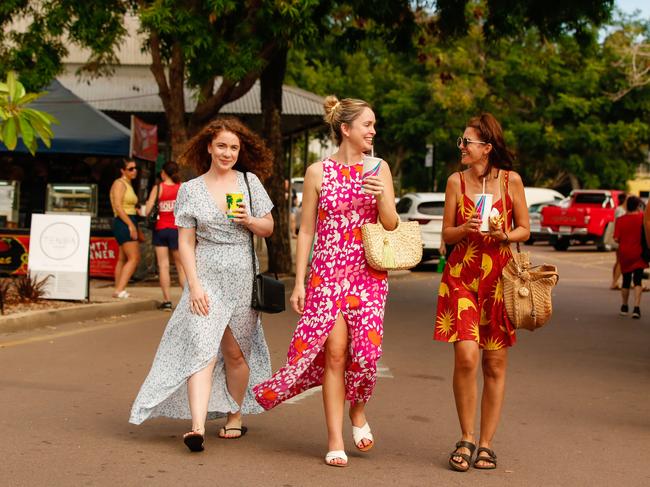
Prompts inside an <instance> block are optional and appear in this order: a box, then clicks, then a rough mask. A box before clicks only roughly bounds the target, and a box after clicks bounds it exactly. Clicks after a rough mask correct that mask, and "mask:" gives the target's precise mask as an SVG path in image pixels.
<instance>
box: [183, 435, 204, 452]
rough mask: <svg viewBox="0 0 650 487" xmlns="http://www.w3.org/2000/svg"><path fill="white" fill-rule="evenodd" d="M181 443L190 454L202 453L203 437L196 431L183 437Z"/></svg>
mask: <svg viewBox="0 0 650 487" xmlns="http://www.w3.org/2000/svg"><path fill="white" fill-rule="evenodd" d="M183 443H185V445H186V446H187V447H188V448H189V449H190V451H192V452H199V451H203V435H202V434H201V433H199V432H198V431H190V432H189V433H186V434H185V435H183Z"/></svg>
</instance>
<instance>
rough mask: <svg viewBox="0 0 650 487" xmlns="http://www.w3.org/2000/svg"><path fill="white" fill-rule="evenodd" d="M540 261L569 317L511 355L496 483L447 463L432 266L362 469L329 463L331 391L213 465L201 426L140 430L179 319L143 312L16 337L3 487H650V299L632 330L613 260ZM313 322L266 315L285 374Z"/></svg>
mask: <svg viewBox="0 0 650 487" xmlns="http://www.w3.org/2000/svg"><path fill="white" fill-rule="evenodd" d="M527 249H528V248H527ZM534 260H535V261H541V260H545V261H547V262H549V263H556V264H557V265H558V266H559V268H560V274H561V278H560V283H559V285H558V287H557V291H556V293H555V301H554V304H555V315H554V318H553V321H552V323H551V324H549V325H548V326H547V327H546V328H544V329H542V330H539V331H537V332H535V333H534V334H532V333H529V332H521V333H519V338H518V343H517V345H516V346H515V347H514V348H513V349H512V351H511V353H510V355H509V356H510V365H509V369H508V380H507V392H506V402H505V406H504V410H503V415H502V421H501V424H500V427H499V430H498V432H497V436H496V438H495V442H494V449H495V451H496V453H497V455H498V457H499V466H498V469H497V470H495V471H477V470H474V469H471V470H470V471H469V472H468V473H457V472H452V471H450V470H449V469H448V467H447V458H448V452H449V451H451V449H452V447H453V445H454V443H455V442H456V441H457V439H458V437H459V430H458V423H457V419H456V414H455V407H454V402H453V397H452V391H451V372H452V347H451V346H450V345H447V344H444V343H437V342H433V341H432V340H431V336H432V333H433V328H432V326H433V325H432V317H433V314H434V306H435V295H436V292H437V286H438V282H439V275H437V274H434V273H433V272H432V271H433V270H434V267H433V266H423V267H422V268H421V269H419V270H418V271H416V272H412V273H410V274H409V275H407V276H405V277H400V278H399V279H394V280H392V282H391V291H390V296H389V303H388V308H387V314H386V324H385V341H384V356H383V358H382V361H381V369H380V379H379V380H378V384H377V389H376V393H375V395H374V396H373V399H372V400H371V402H370V403H369V406H368V418H369V422H370V424H371V426H372V429H373V432H374V434H375V438H376V447H375V448H374V449H373V450H372V451H371V452H369V453H367V454H361V453H358V452H356V450H355V449H354V447H353V444H352V439H351V432H350V427H349V425H346V441H348V443H347V450H348V454H349V457H350V463H349V467H348V468H345V469H335V468H330V467H327V466H325V465H324V464H323V460H322V458H323V456H324V454H325V452H326V441H325V440H326V438H325V426H324V421H323V413H322V406H321V396H320V393H319V392H318V391H315V392H313V393H311V394H306V395H304V396H301V397H300V398H299V399H298V400H295V401H293V402H292V403H291V404H284V405H282V406H280V407H278V408H276V409H275V410H273V411H271V412H268V413H265V414H263V415H258V416H251V417H248V418H246V424H247V426H248V427H249V432H248V434H247V435H246V437H245V438H243V439H240V440H236V441H224V440H220V439H217V438H216V437H215V436H214V435H215V434H216V432H217V430H218V428H219V424H220V422H211V423H208V433H209V435H210V436H209V437H208V439H207V441H206V451H205V452H203V453H201V454H191V453H189V452H188V450H187V449H186V447H185V446H184V445H183V444H182V442H181V436H182V434H183V433H184V432H185V431H186V430H187V429H188V427H189V424H188V423H187V422H184V421H177V420H168V419H155V420H152V421H148V422H146V423H144V424H143V425H141V426H133V425H130V424H129V423H128V422H127V419H128V416H129V410H130V407H131V403H132V401H133V399H134V397H135V395H136V393H137V391H138V388H139V386H140V384H141V383H142V380H143V379H144V377H145V374H146V373H147V371H148V369H149V366H150V364H151V360H152V358H153V354H154V352H155V349H156V347H157V344H158V340H159V338H160V335H161V333H162V330H163V328H164V325H165V322H166V319H167V317H168V315H166V314H163V313H162V312H143V313H139V314H137V315H131V316H127V317H120V318H112V319H105V320H97V321H92V322H84V323H75V324H68V325H62V326H57V327H51V328H46V329H41V330H37V331H33V332H29V333H15V334H11V335H2V336H0V347H1V348H0V485H2V486H77V485H79V486H85V485H89V486H90V485H92V486H132V485H133V486H135V485H138V486H140V485H152V486H167V485H193V486H202V485H212V486H249V485H250V486H257V485H266V486H283V487H289V486H312V485H314V486H316V485H336V483H344V484H345V485H356V486H366V485H368V486H370V485H372V486H384V485H400V486H424V485H481V486H492V485H494V486H496V485H498V486H503V485H513V486H583V485H584V486H600V485H603V486H610V485H625V486H626V487H627V486H641V485H650V472H649V471H648V465H649V464H650V463H649V460H648V459H649V458H650V353H649V350H650V296H649V295H648V294H647V293H646V295H645V296H644V298H645V299H644V303H645V306H644V305H642V313H643V316H642V319H641V320H632V319H630V318H622V317H619V316H618V314H617V312H618V307H619V305H620V303H619V294H618V293H617V292H614V291H610V290H608V289H607V287H608V284H609V272H610V268H611V263H612V262H613V254H611V253H598V252H595V251H590V250H586V249H582V250H576V249H571V250H570V251H568V252H563V253H559V252H555V251H553V250H552V249H550V248H548V247H539V246H535V247H534ZM295 321H296V317H295V315H293V314H292V313H291V312H287V313H285V314H282V315H274V316H266V317H265V319H264V325H265V330H266V334H267V338H268V342H269V347H270V349H271V354H272V360H273V367H274V369H277V367H279V366H280V365H281V364H282V363H283V361H284V354H285V353H286V348H287V345H288V342H289V337H290V336H291V333H292V330H293V327H294V326H295Z"/></svg>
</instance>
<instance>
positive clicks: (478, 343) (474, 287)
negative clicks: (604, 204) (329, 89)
mask: <svg viewBox="0 0 650 487" xmlns="http://www.w3.org/2000/svg"><path fill="white" fill-rule="evenodd" d="M457 145H458V148H459V149H460V151H461V163H462V164H463V165H464V166H466V167H467V169H465V170H464V171H461V172H457V173H454V174H452V175H451V176H450V177H449V179H448V180H447V190H446V197H445V212H444V217H443V224H442V228H443V230H442V237H443V239H444V241H445V242H446V243H447V244H454V245H455V248H454V251H453V252H452V253H451V255H450V256H449V260H448V265H447V266H446V267H445V271H444V273H443V276H442V281H441V283H440V289H439V292H438V307H437V316H436V323H435V335H434V337H435V339H436V340H441V341H444V342H449V343H453V344H454V356H455V363H454V380H453V384H454V397H455V399H456V410H457V412H458V419H459V421H460V429H461V435H462V437H461V440H460V441H459V442H458V443H456V449H455V450H454V451H453V452H452V453H451V456H450V458H449V465H450V467H451V468H452V469H454V470H458V471H461V472H465V471H467V470H468V469H469V467H470V465H471V464H472V455H473V454H474V450H475V449H476V438H475V432H474V417H475V414H476V406H477V385H476V376H477V371H478V365H479V361H480V358H481V350H482V351H483V357H482V361H481V362H482V369H483V396H482V398H481V430H480V436H479V441H478V446H479V448H478V452H477V455H476V459H475V460H474V463H473V466H474V467H475V468H478V469H493V468H496V465H497V457H496V454H495V453H494V451H493V450H492V449H491V448H492V438H493V437H494V433H495V432H496V428H497V424H498V422H499V415H500V413H501V405H502V404H503V395H504V390H505V378H506V363H507V350H508V347H510V346H511V345H513V344H514V343H515V330H514V327H513V325H512V323H511V322H510V320H509V319H508V316H507V314H506V310H505V306H504V304H503V285H502V279H501V274H502V271H503V268H504V267H505V265H506V264H507V263H508V261H509V260H510V259H511V258H512V254H511V252H510V247H509V244H510V242H525V241H526V240H528V237H529V234H530V229H529V223H528V208H527V205H526V197H525V195H524V185H523V183H522V180H521V177H519V175H518V174H517V173H516V172H514V171H512V170H511V169H512V162H513V155H512V153H511V152H510V151H509V150H508V148H507V147H506V145H505V142H504V139H503V131H502V129H501V126H500V125H499V122H497V120H496V119H495V118H494V117H493V116H492V115H491V114H489V113H484V114H482V115H481V116H479V117H476V118H472V119H471V120H470V121H469V123H468V124H467V127H466V128H465V132H464V133H463V135H462V137H459V138H458V142H457ZM501 187H505V191H506V194H505V201H506V207H505V208H503V203H502V198H501ZM479 193H489V194H492V201H493V205H492V208H496V210H498V212H499V213H500V214H501V216H502V217H501V218H500V219H498V218H494V219H492V218H491V219H490V225H489V232H486V233H482V232H481V231H480V226H481V220H480V219H479V218H477V213H476V207H475V205H474V197H475V195H477V194H479ZM504 215H505V217H506V218H507V219H508V220H509V221H510V222H511V221H512V218H513V215H514V224H511V225H508V227H507V228H511V230H509V231H508V232H506V231H505V228H506V227H505V226H504V222H505V219H504V218H503V216H504ZM495 216H496V215H495Z"/></svg>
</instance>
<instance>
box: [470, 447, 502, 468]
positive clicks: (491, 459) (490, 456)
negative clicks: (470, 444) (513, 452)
mask: <svg viewBox="0 0 650 487" xmlns="http://www.w3.org/2000/svg"><path fill="white" fill-rule="evenodd" d="M481 453H487V456H485V455H481ZM478 462H484V463H487V464H488V465H477V464H478ZM474 468H478V469H479V470H494V469H495V468H497V456H496V455H495V453H494V452H493V451H492V450H490V449H489V448H485V447H484V446H482V447H480V448H479V449H478V451H477V452H476V460H474Z"/></svg>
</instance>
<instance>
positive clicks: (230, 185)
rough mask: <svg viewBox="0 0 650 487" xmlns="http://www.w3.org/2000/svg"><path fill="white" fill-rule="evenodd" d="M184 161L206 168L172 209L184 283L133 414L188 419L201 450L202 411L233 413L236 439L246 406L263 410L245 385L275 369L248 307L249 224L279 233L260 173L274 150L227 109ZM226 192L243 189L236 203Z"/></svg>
mask: <svg viewBox="0 0 650 487" xmlns="http://www.w3.org/2000/svg"><path fill="white" fill-rule="evenodd" d="M180 162H181V164H186V165H191V166H192V167H193V168H194V169H195V170H196V172H197V173H198V174H201V176H199V177H197V178H194V179H192V180H190V181H188V182H186V183H184V184H182V185H181V188H180V190H179V191H178V196H177V199H176V204H175V208H174V214H175V216H176V225H177V226H178V228H179V250H180V256H181V261H182V265H183V269H184V270H185V274H186V276H187V284H188V285H187V286H185V289H184V290H183V295H182V297H181V299H180V301H179V303H178V306H176V309H174V312H173V314H172V316H171V319H170V320H169V323H167V327H166V329H165V333H164V335H163V337H162V340H161V342H160V346H159V347H158V351H157V352H156V357H155V359H154V362H153V365H152V367H151V371H150V372H149V375H148V376H147V379H146V380H145V382H144V384H143V385H142V388H141V389H140V393H139V394H138V397H137V398H136V400H135V403H134V404H133V409H132V411H131V418H130V421H131V422H132V423H135V424H140V423H142V422H143V421H144V420H145V419H147V418H151V417H155V416H168V417H172V418H183V419H190V418H191V420H192V429H191V431H190V432H188V433H186V434H185V435H184V436H183V441H184V443H185V444H186V445H187V447H188V448H189V449H190V450H191V451H202V450H203V442H204V435H205V421H206V418H207V419H214V418H216V417H221V416H227V419H226V422H225V425H224V426H223V427H222V428H221V429H220V430H219V433H218V436H219V437H220V438H224V439H232V438H239V437H241V436H243V435H244V434H245V433H246V431H247V429H246V427H244V426H242V414H252V413H260V412H262V411H263V409H262V408H261V407H260V406H259V405H258V404H257V402H256V401H255V398H254V396H253V394H252V391H251V388H250V387H249V384H251V385H252V384H257V383H258V382H261V381H263V380H265V379H267V378H268V377H269V376H270V375H271V361H270V357H269V351H268V347H267V345H266V341H265V339H264V333H263V331H262V325H261V323H260V316H259V313H258V312H257V311H255V310H254V309H252V308H251V297H252V290H253V278H254V275H253V274H254V271H253V260H252V257H251V233H252V234H253V235H257V236H259V237H268V236H270V235H271V233H272V232H273V218H272V216H271V209H272V208H273V204H272V203H271V200H270V199H269V197H268V195H267V193H266V191H265V190H264V187H263V186H262V183H261V182H260V180H259V179H258V176H257V175H259V176H260V177H264V176H266V175H268V174H270V172H271V168H272V166H273V154H272V152H271V151H270V150H269V149H268V148H267V147H266V146H265V145H264V143H263V142H262V140H261V139H260V138H259V137H258V136H257V135H256V134H254V133H253V132H251V131H250V130H249V129H248V128H247V127H246V126H245V125H244V124H242V123H241V122H240V121H239V120H237V119H235V118H232V117H223V118H218V119H216V120H214V121H212V122H210V123H209V124H208V125H207V126H205V127H204V128H203V129H202V130H201V131H200V132H199V133H198V134H197V135H196V136H194V137H193V138H192V139H191V140H190V141H189V142H188V143H187V146H186V149H185V151H184V153H183V155H182V156H181V159H180ZM256 174H257V175H256ZM247 181H248V184H247ZM249 186H250V191H249V190H248V187H249ZM228 193H231V194H232V193H239V194H240V195H242V196H243V201H242V202H241V203H239V206H238V208H237V209H236V210H233V211H232V212H228V207H227V205H226V194H228ZM251 200H252V205H253V209H254V211H253V214H251V212H250V211H249V209H250V208H251V206H250V201H251Z"/></svg>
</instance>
